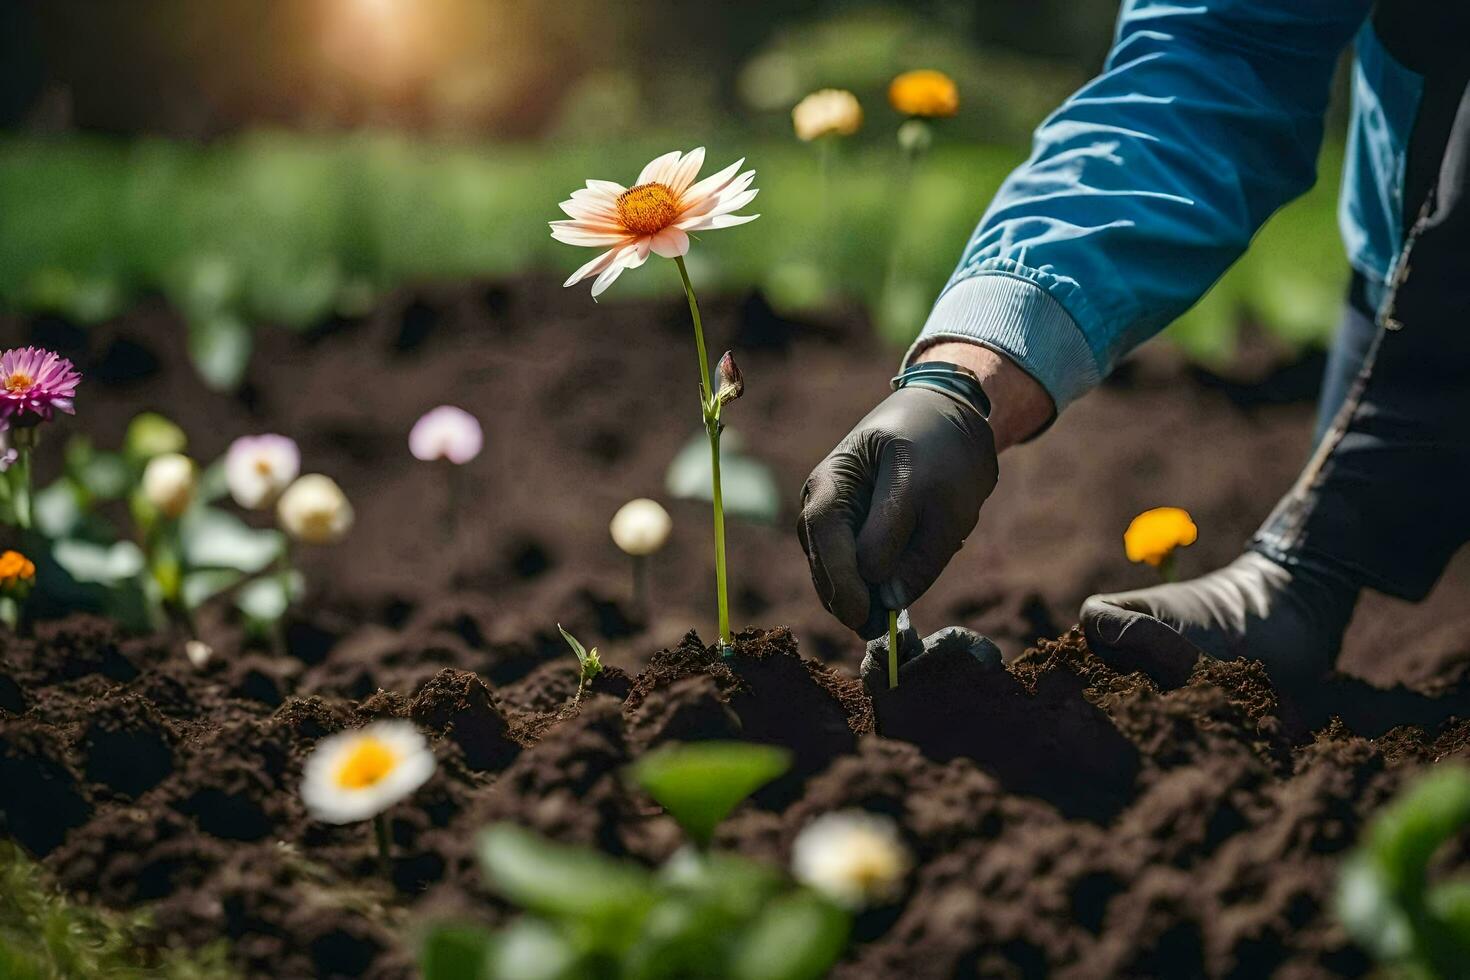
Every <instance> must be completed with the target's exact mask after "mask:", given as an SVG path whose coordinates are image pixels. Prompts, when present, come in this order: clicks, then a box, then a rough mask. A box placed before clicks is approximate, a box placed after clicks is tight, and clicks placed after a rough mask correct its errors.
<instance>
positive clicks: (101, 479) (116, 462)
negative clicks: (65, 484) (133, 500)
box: [69, 452, 133, 500]
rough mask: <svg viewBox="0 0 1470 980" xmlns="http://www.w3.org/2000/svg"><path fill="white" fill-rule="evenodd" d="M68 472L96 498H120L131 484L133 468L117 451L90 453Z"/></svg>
mask: <svg viewBox="0 0 1470 980" xmlns="http://www.w3.org/2000/svg"><path fill="white" fill-rule="evenodd" d="M69 472H70V473H71V476H72V478H73V479H75V480H76V481H77V483H79V484H81V486H82V487H83V488H85V489H86V491H87V493H89V494H91V495H92V496H93V497H94V498H95V499H97V500H121V499H122V498H123V497H125V496H127V494H128V491H129V490H130V489H132V486H133V470H132V468H131V467H130V466H128V464H127V461H126V460H125V459H123V457H122V456H121V455H120V454H118V453H103V452H95V453H92V454H90V455H89V456H88V457H87V458H86V460H85V461H82V462H80V465H77V466H76V467H74V468H69Z"/></svg>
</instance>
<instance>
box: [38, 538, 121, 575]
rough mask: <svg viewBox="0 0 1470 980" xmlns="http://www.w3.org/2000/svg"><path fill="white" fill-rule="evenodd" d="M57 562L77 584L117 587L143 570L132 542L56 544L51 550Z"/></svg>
mask: <svg viewBox="0 0 1470 980" xmlns="http://www.w3.org/2000/svg"><path fill="white" fill-rule="evenodd" d="M52 556H53V557H54V558H55V559H56V563H57V564H58V565H60V566H61V567H62V568H64V569H65V570H66V572H67V574H68V575H70V576H71V577H72V578H74V579H76V580H77V581H78V582H94V583H97V584H99V585H116V584H117V583H119V582H122V581H124V580H127V579H131V578H135V577H137V575H138V574H139V573H140V572H142V571H143V565H144V558H143V551H142V549H140V548H139V547H138V546H137V545H135V544H133V542H131V541H118V542H117V543H115V544H112V545H104V544H96V543H94V542H91V541H76V540H67V541H58V542H56V545H55V547H53V548H52Z"/></svg>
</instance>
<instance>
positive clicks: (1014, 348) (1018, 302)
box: [903, 272, 1102, 412]
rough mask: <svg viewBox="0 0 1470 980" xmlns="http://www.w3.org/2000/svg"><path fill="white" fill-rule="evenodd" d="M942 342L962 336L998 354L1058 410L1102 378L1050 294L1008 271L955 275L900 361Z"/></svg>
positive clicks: (1084, 342)
mask: <svg viewBox="0 0 1470 980" xmlns="http://www.w3.org/2000/svg"><path fill="white" fill-rule="evenodd" d="M945 340H967V341H970V342H971V343H976V344H980V345H981V346H982V347H988V348H990V349H991V350H994V351H996V352H998V353H1001V354H1004V355H1005V356H1007V357H1009V358H1010V359H1011V360H1013V361H1015V362H1016V364H1017V365H1018V366H1019V367H1020V368H1021V369H1022V370H1023V371H1025V372H1026V373H1027V374H1029V375H1031V377H1033V378H1035V379H1036V380H1037V381H1038V382H1039V383H1040V384H1041V386H1042V387H1043V388H1045V389H1046V391H1047V393H1048V394H1049V395H1051V398H1052V401H1053V402H1055V403H1056V407H1057V411H1058V412H1060V411H1061V410H1062V409H1063V408H1065V407H1066V406H1067V405H1069V404H1071V403H1072V402H1074V401H1076V400H1077V399H1078V398H1080V397H1081V396H1082V395H1084V394H1086V393H1087V392H1088V391H1091V390H1092V389H1093V388H1095V387H1097V385H1098V383H1099V382H1101V380H1102V374H1101V372H1100V371H1099V370H1098V366H1097V361H1096V360H1095V359H1094V358H1093V355H1092V350H1091V348H1089V347H1088V346H1087V340H1086V338H1085V337H1083V335H1082V331H1081V329H1080V328H1079V327H1078V326H1077V323H1076V321H1075V320H1073V319H1072V317H1071V314H1069V313H1068V312H1067V311H1066V309H1064V308H1063V307H1062V304H1061V303H1058V302H1057V301H1056V299H1054V298H1053V297H1052V296H1051V294H1049V293H1048V292H1047V291H1046V290H1044V289H1042V288H1041V287H1040V286H1038V285H1036V284H1035V283H1033V282H1030V281H1029V280H1026V279H1022V278H1019V277H1017V276H1014V275H1010V274H1006V273H999V272H985V273H980V274H977V275H973V276H970V277H968V278H966V279H961V280H960V281H959V282H957V283H955V284H954V285H952V286H950V288H949V289H948V290H946V291H945V292H944V294H943V295H941V296H940V297H939V302H937V303H935V304H934V309H933V311H931V312H930V314H929V320H928V322H927V323H925V324H924V329H923V330H922V331H921V332H920V333H919V339H918V340H916V341H914V344H913V346H912V347H910V348H909V351H908V353H907V354H905V355H904V359H903V364H904V367H907V366H908V365H909V363H910V362H911V361H912V360H913V359H914V358H915V357H916V356H917V355H918V354H919V353H920V352H921V351H923V350H924V349H925V348H928V347H932V346H933V345H934V344H936V343H939V342H940V341H945Z"/></svg>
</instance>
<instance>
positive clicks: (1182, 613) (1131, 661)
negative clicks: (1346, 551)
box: [1081, 551, 1358, 688]
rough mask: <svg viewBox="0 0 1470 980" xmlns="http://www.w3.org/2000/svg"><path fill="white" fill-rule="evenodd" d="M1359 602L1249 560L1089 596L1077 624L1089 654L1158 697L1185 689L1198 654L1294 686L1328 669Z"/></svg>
mask: <svg viewBox="0 0 1470 980" xmlns="http://www.w3.org/2000/svg"><path fill="white" fill-rule="evenodd" d="M1357 597H1358V588H1357V586H1356V585H1355V584H1353V583H1351V582H1349V581H1347V580H1345V579H1343V578H1342V577H1340V576H1338V575H1335V574H1333V573H1331V572H1329V571H1327V570H1325V569H1320V568H1315V567H1313V566H1310V565H1293V566H1291V567H1290V568H1288V567H1287V566H1284V565H1280V564H1278V563H1276V562H1274V561H1272V560H1271V559H1269V558H1267V557H1265V556H1264V555H1260V554H1257V553H1255V552H1250V551H1248V552H1246V553H1245V554H1243V555H1241V556H1240V557H1239V558H1237V559H1235V561H1233V562H1231V563H1230V564H1229V565H1226V566H1225V567H1224V568H1222V569H1219V570H1218V571H1214V572H1211V573H1210V574H1208V575H1204V576H1201V577H1200V578H1197V579H1191V580H1189V581H1186V582H1171V583H1167V584H1164V585H1155V586H1153V587H1152V588H1147V589H1136V590H1134V591H1132V592H1118V593H1113V594H1111V595H1095V596H1092V597H1090V598H1089V599H1088V600H1087V601H1086V602H1084V603H1083V604H1082V613H1081V620H1082V629H1083V631H1084V632H1085V633H1086V634H1087V643H1088V645H1089V646H1090V647H1091V648H1092V651H1093V653H1095V654H1097V655H1098V656H1099V657H1101V658H1102V659H1103V660H1105V661H1107V662H1108V663H1110V664H1112V665H1113V666H1114V667H1116V668H1118V669H1121V670H1125V671H1134V670H1140V671H1143V672H1144V673H1145V674H1148V675H1149V676H1150V677H1152V678H1153V679H1154V680H1155V681H1156V682H1158V683H1159V684H1160V685H1161V686H1162V687H1164V688H1171V687H1179V686H1180V685H1182V684H1184V682H1185V681H1187V680H1188V679H1189V675H1190V673H1191V671H1192V670H1193V668H1194V664H1195V661H1197V660H1198V659H1199V658H1200V656H1201V655H1204V656H1209V657H1215V658H1218V659H1221V660H1233V659H1235V658H1237V657H1249V658H1252V659H1255V660H1260V661H1262V662H1263V663H1264V664H1265V666H1266V669H1267V671H1268V672H1269V673H1270V674H1271V677H1272V679H1273V680H1275V681H1276V682H1278V683H1280V684H1282V685H1283V686H1285V687H1296V686H1300V685H1302V684H1304V683H1308V682H1310V681H1313V680H1316V679H1318V678H1319V677H1320V676H1321V675H1322V673H1323V672H1325V671H1326V670H1328V669H1329V668H1331V666H1332V662H1333V659H1334V658H1335V657H1336V655H1337V650H1338V647H1339V646H1340V644H1341V643H1342V634H1343V631H1344V630H1345V629H1346V628H1347V623H1348V620H1349V619H1350V618H1351V617H1352V612H1353V605H1354V603H1355V602H1356V600H1357Z"/></svg>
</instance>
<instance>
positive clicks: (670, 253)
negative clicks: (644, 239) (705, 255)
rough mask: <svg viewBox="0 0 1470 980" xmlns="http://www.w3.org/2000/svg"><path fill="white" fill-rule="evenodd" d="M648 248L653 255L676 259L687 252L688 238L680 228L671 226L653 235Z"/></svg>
mask: <svg viewBox="0 0 1470 980" xmlns="http://www.w3.org/2000/svg"><path fill="white" fill-rule="evenodd" d="M649 247H650V248H652V249H653V254H654V255H659V256H662V257H663V258H666V259H677V258H678V257H679V256H681V255H685V254H687V253H688V251H689V236H688V235H686V234H684V230H683V229H682V228H676V227H674V226H673V225H670V226H669V227H667V228H665V229H664V230H663V231H661V232H659V233H658V234H657V235H654V236H653V238H652V239H650V241H649Z"/></svg>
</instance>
